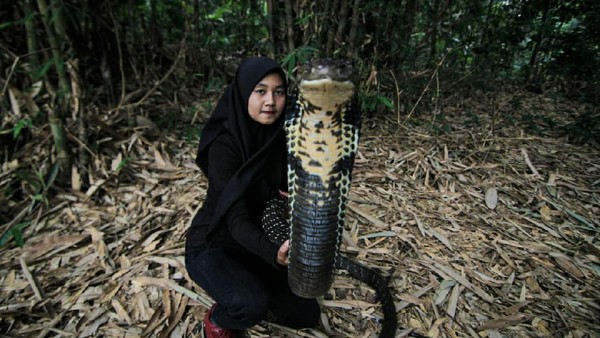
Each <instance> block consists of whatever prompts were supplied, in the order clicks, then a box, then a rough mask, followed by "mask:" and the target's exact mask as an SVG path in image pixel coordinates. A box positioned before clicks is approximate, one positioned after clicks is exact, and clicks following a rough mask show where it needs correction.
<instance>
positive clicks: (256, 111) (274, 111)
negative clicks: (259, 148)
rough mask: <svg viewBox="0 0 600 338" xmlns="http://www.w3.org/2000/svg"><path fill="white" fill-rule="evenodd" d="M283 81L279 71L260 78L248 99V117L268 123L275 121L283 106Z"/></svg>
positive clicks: (284, 96)
mask: <svg viewBox="0 0 600 338" xmlns="http://www.w3.org/2000/svg"><path fill="white" fill-rule="evenodd" d="M285 98H286V95H285V83H284V82H283V79H282V78H281V75H279V73H271V74H269V75H267V76H265V77H264V78H263V79H262V80H260V81H259V82H258V83H257V84H256V86H255V87H254V90H252V93H251V94H250V98H249V99H248V112H249V113H250V117H251V118H252V119H253V120H254V121H256V122H258V123H260V124H265V125H269V124H272V123H273V122H275V121H277V119H278V118H279V116H281V113H282V112H283V109H284V108H285Z"/></svg>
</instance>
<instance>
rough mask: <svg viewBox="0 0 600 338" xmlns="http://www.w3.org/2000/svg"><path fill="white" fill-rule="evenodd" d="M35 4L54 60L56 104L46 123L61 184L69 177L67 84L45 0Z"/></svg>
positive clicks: (68, 95) (57, 42)
mask: <svg viewBox="0 0 600 338" xmlns="http://www.w3.org/2000/svg"><path fill="white" fill-rule="evenodd" d="M37 3H38V7H39V9H40V13H41V14H42V21H43V22H44V27H45V28H46V35H47V36H48V42H49V44H50V47H51V49H52V56H53V58H54V66H55V68H56V72H57V74H58V87H59V91H58V94H57V96H58V100H57V102H58V104H57V106H56V107H55V109H54V110H50V111H49V112H48V121H49V122H50V127H51V129H52V136H53V139H54V146H55V147H56V154H57V160H58V163H59V165H60V167H61V169H62V174H63V175H62V176H61V178H62V179H61V181H62V183H65V181H67V180H68V178H69V176H70V169H71V168H70V166H71V157H70V156H69V152H68V151H67V149H66V146H67V142H66V137H65V130H64V127H63V123H62V119H63V118H64V116H65V113H66V111H67V109H68V102H69V97H70V90H69V84H68V82H67V77H66V72H65V67H64V62H63V60H62V56H61V54H60V53H61V51H60V48H59V41H58V38H57V36H56V33H55V31H54V27H53V26H52V25H51V13H50V12H49V10H48V6H47V4H46V0H37Z"/></svg>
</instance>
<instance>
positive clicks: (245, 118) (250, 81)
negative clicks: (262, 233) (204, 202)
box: [196, 57, 285, 233]
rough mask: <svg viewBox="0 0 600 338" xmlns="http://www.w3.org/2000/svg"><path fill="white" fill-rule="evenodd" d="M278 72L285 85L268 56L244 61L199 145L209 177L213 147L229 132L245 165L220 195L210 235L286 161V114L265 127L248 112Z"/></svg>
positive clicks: (198, 160)
mask: <svg viewBox="0 0 600 338" xmlns="http://www.w3.org/2000/svg"><path fill="white" fill-rule="evenodd" d="M274 72H275V73H278V74H280V75H281V79H282V80H283V81H284V84H285V73H284V72H283V70H282V69H281V67H280V66H279V64H278V63H277V62H276V61H274V60H272V59H270V58H267V57H253V58H249V59H247V60H245V61H244V62H242V63H241V64H240V66H239V67H238V69H237V72H236V74H235V77H234V79H233V80H232V81H231V83H230V84H229V85H228V86H227V88H226V89H225V93H224V94H223V96H221V99H220V100H219V103H218V104H217V107H216V108H215V110H214V111H213V113H212V115H211V117H210V119H209V120H208V122H207V123H206V125H205V126H204V129H203V131H202V136H201V137H200V143H199V144H198V156H197V157H196V164H197V165H198V166H199V167H200V168H201V169H202V172H204V174H205V175H206V176H208V175H209V174H210V173H209V170H208V167H209V165H208V153H209V150H210V147H211V145H212V144H213V142H214V140H215V139H216V138H217V136H219V135H220V134H221V133H224V132H228V133H229V134H230V135H231V136H232V137H233V139H234V140H235V143H236V146H237V148H238V150H239V152H240V154H241V156H242V161H243V163H244V164H243V165H242V167H241V168H240V169H239V170H238V171H237V172H236V173H235V174H234V175H233V176H232V177H231V179H230V180H229V182H228V183H227V185H226V186H225V189H223V192H222V193H221V196H219V199H218V202H217V206H216V208H215V210H214V213H213V215H212V217H211V220H210V225H209V230H208V231H209V233H211V232H212V231H213V230H214V229H215V228H216V227H217V225H218V223H219V222H220V221H221V219H222V218H223V216H224V215H225V213H226V212H227V211H228V210H229V208H230V207H231V205H232V204H233V203H234V202H235V201H236V200H237V199H238V198H240V197H241V196H242V195H243V194H244V193H245V192H246V190H247V189H248V188H249V187H250V185H252V184H253V183H255V182H256V181H258V180H259V179H261V178H262V177H264V175H265V174H266V173H267V172H268V170H269V164H271V162H272V160H282V159H281V158H280V157H281V156H279V155H280V154H281V150H282V149H284V148H283V147H284V146H285V143H284V135H283V128H282V127H283V121H284V119H283V115H284V114H282V115H281V117H280V118H279V119H278V120H277V121H275V123H273V124H271V125H262V124H260V123H258V122H256V121H254V120H253V119H252V118H251V117H250V114H249V113H248V99H249V98H250V95H251V94H252V91H253V90H254V87H255V86H256V84H257V83H258V82H259V81H260V80H262V79H263V78H264V77H265V76H266V75H268V74H270V73H274ZM274 155H277V156H274ZM273 156H274V157H273Z"/></svg>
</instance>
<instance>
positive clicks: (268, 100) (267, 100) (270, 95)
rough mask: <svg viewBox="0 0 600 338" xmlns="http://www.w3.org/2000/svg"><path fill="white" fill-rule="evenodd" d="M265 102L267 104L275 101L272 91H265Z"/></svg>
mask: <svg viewBox="0 0 600 338" xmlns="http://www.w3.org/2000/svg"><path fill="white" fill-rule="evenodd" d="M265 103H266V104H268V105H272V104H274V103H275V94H273V93H272V92H267V95H266V97H265Z"/></svg>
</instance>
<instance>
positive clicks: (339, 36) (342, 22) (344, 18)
mask: <svg viewBox="0 0 600 338" xmlns="http://www.w3.org/2000/svg"><path fill="white" fill-rule="evenodd" d="M338 18H339V19H338V22H337V24H338V27H337V33H336V35H335V49H336V50H337V49H340V48H342V47H343V46H344V32H345V30H346V24H347V23H348V1H342V8H341V9H340V13H339V14H338ZM333 52H334V54H335V51H333Z"/></svg>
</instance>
